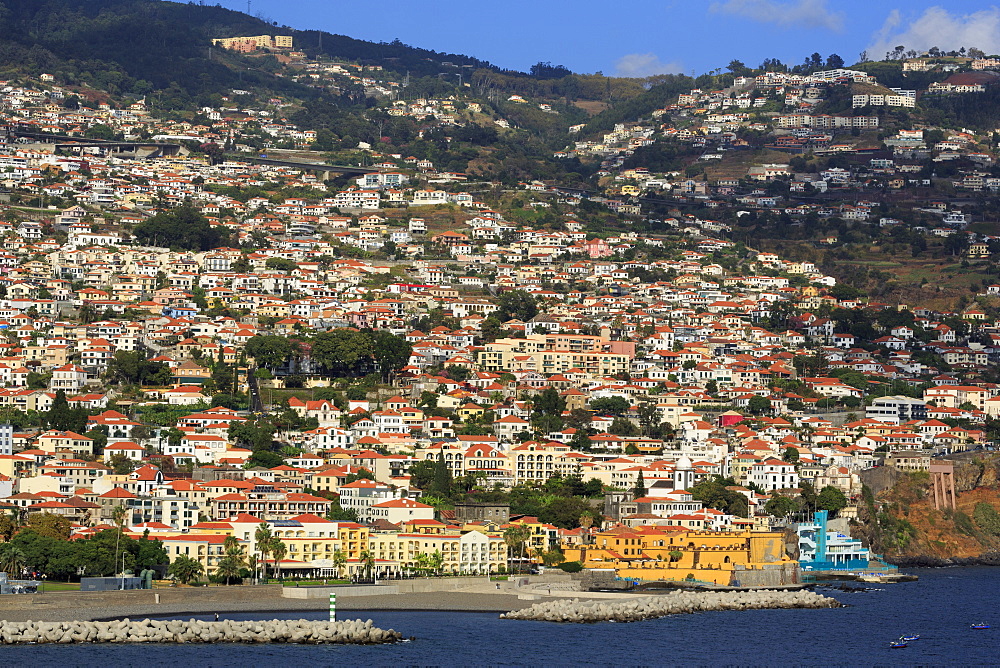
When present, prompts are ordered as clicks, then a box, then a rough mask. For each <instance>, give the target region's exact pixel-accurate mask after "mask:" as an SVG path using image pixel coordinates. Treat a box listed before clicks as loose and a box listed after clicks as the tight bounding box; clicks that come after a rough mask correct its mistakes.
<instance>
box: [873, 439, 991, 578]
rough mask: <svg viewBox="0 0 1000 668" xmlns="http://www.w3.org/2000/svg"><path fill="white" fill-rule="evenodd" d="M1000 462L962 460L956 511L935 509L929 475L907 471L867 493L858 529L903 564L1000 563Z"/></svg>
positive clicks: (957, 474) (877, 548)
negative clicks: (883, 486)
mask: <svg viewBox="0 0 1000 668" xmlns="http://www.w3.org/2000/svg"><path fill="white" fill-rule="evenodd" d="M998 465H1000V457H996V456H993V457H988V458H980V457H977V458H973V459H971V460H966V461H963V462H956V468H955V489H956V491H957V493H958V494H957V502H958V508H957V509H956V510H954V511H952V510H947V509H946V510H936V509H935V508H934V503H933V491H932V490H931V486H930V476H929V475H928V474H926V473H910V474H901V475H900V476H899V478H898V480H896V481H895V483H894V484H893V485H892V486H891V487H888V488H886V489H885V490H884V491H882V492H881V493H878V494H876V495H874V496H867V498H866V499H865V502H864V503H863V504H862V507H861V513H860V520H861V522H860V526H859V527H857V528H858V534H859V535H860V536H861V537H862V538H863V539H864V540H865V541H866V543H867V544H869V545H871V546H872V548H873V549H874V550H875V551H876V552H879V553H881V554H884V555H885V557H886V558H887V559H888V560H889V561H890V562H892V563H895V564H899V565H906V566H945V565H972V564H991V565H992V564H997V565H1000V482H998V470H1000V469H998Z"/></svg>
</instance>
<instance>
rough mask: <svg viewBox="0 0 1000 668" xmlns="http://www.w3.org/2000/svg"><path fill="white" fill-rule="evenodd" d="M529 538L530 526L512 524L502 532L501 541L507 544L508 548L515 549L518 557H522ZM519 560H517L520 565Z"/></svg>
mask: <svg viewBox="0 0 1000 668" xmlns="http://www.w3.org/2000/svg"><path fill="white" fill-rule="evenodd" d="M529 538H531V528H530V527H528V526H527V525H524V524H512V525H510V526H509V527H507V528H506V529H505V530H504V532H503V542H505V543H506V544H507V548H508V550H514V549H516V550H517V553H518V554H519V555H520V559H521V560H523V559H524V548H525V545H526V544H527V542H528V539H529ZM520 564H521V561H519V562H518V565H519V566H520Z"/></svg>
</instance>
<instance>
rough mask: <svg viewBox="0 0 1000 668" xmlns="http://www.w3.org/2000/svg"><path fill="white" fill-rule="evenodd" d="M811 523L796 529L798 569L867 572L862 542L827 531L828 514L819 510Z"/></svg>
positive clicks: (803, 523) (803, 524)
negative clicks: (865, 570) (797, 537)
mask: <svg viewBox="0 0 1000 668" xmlns="http://www.w3.org/2000/svg"><path fill="white" fill-rule="evenodd" d="M813 518H814V520H813V521H812V522H802V523H800V524H798V525H797V526H796V529H795V531H796V533H797V534H798V536H799V566H800V567H801V568H802V570H804V571H842V570H843V571H846V570H851V571H854V570H864V569H867V568H868V562H869V560H870V559H871V557H872V555H871V552H870V551H869V550H868V548H867V547H862V546H861V541H860V540H856V539H854V538H851V537H850V536H845V535H844V534H842V533H840V532H839V531H829V530H827V528H826V522H827V511H825V510H819V511H817V512H816V513H815V514H814V515H813Z"/></svg>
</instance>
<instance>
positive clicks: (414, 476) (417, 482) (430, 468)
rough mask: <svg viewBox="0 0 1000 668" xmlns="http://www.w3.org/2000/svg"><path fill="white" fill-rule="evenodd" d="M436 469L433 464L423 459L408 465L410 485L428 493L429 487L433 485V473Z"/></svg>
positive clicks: (431, 461)
mask: <svg viewBox="0 0 1000 668" xmlns="http://www.w3.org/2000/svg"><path fill="white" fill-rule="evenodd" d="M436 468H437V466H436V464H435V462H434V461H433V460H430V459H424V460H421V461H418V462H414V463H413V464H412V465H410V469H409V471H408V473H409V474H410V483H411V484H412V485H413V486H414V487H416V488H417V489H419V490H422V491H426V492H428V493H430V491H431V485H432V484H433V483H434V471H435V469H436Z"/></svg>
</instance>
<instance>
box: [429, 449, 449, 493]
mask: <svg viewBox="0 0 1000 668" xmlns="http://www.w3.org/2000/svg"><path fill="white" fill-rule="evenodd" d="M451 484H452V475H451V469H450V468H449V467H448V462H447V461H445V458H444V452H439V453H438V458H437V461H435V462H434V479H433V480H432V482H431V488H430V491H431V494H433V495H437V496H443V497H447V496H449V495H450V494H451Z"/></svg>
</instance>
